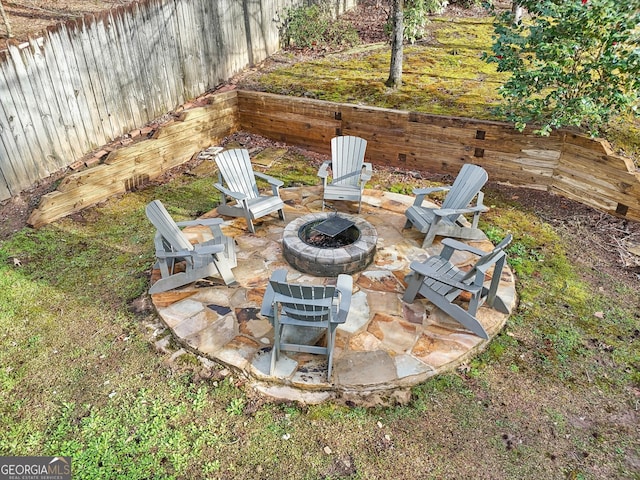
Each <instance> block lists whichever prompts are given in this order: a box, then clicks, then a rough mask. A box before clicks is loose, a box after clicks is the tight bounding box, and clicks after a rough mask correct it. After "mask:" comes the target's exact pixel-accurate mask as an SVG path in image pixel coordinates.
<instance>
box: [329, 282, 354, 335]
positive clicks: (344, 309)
mask: <svg viewBox="0 0 640 480" xmlns="http://www.w3.org/2000/svg"><path fill="white" fill-rule="evenodd" d="M336 290H337V291H338V292H339V293H340V304H339V305H338V314H337V315H336V321H335V322H333V323H344V322H346V321H347V315H348V314H349V307H350V305H351V295H352V294H353V277H351V275H345V274H340V275H338V280H337V281H336Z"/></svg>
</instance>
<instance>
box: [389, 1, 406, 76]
mask: <svg viewBox="0 0 640 480" xmlns="http://www.w3.org/2000/svg"><path fill="white" fill-rule="evenodd" d="M403 9H404V0H393V33H392V38H391V65H390V67H389V78H388V79H387V81H386V82H385V85H386V86H387V87H391V88H400V86H401V85H402V57H403V52H402V44H403V42H404V12H403Z"/></svg>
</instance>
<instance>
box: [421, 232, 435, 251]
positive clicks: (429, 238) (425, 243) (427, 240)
mask: <svg viewBox="0 0 640 480" xmlns="http://www.w3.org/2000/svg"><path fill="white" fill-rule="evenodd" d="M435 238H436V229H435V228H430V229H429V230H428V231H427V234H426V235H425V237H424V241H423V242H422V248H427V247H430V246H431V245H432V244H433V240H434V239H435Z"/></svg>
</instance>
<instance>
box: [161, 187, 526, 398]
mask: <svg viewBox="0 0 640 480" xmlns="http://www.w3.org/2000/svg"><path fill="white" fill-rule="evenodd" d="M321 194H322V190H321V187H299V188H289V189H283V190H281V195H282V197H283V199H284V200H285V204H286V209H285V215H286V217H287V220H286V222H282V221H281V220H279V218H278V217H277V215H275V214H274V215H272V216H267V217H263V218H261V219H259V220H257V221H256V222H255V225H256V234H255V235H254V234H250V233H248V230H247V228H246V223H245V221H244V219H226V221H225V225H224V226H223V231H224V233H225V234H226V235H229V236H232V237H233V238H234V239H235V241H236V249H237V257H238V266H237V267H236V268H234V269H233V273H234V275H235V277H236V279H237V281H238V283H237V285H235V286H233V287H227V286H225V285H224V284H223V283H222V281H220V280H218V279H214V278H211V279H206V280H203V281H200V282H196V283H195V284H192V285H189V286H187V287H184V288H181V289H178V290H173V291H171V292H166V293H162V294H156V295H153V296H152V300H153V303H154V305H155V306H156V309H157V311H158V313H159V315H160V317H161V319H162V320H163V321H164V322H165V323H166V325H167V326H168V327H169V329H171V331H172V332H173V334H174V336H175V338H176V339H177V341H178V342H179V343H180V344H182V345H183V346H184V347H185V348H187V349H188V350H191V351H193V352H194V353H196V354H198V355H202V356H204V357H206V358H209V359H211V360H214V361H216V362H219V363H221V364H224V365H226V366H228V367H230V368H232V369H235V370H237V371H238V372H241V373H242V374H243V375H245V376H246V377H247V379H248V380H249V381H250V383H251V385H252V387H253V388H255V389H256V390H257V391H259V392H261V393H263V394H264V395H267V396H270V397H274V398H278V399H284V400H295V401H300V402H304V403H310V404H311V403H320V402H323V401H326V400H340V401H348V402H354V403H357V404H369V405H370V404H378V403H380V404H387V403H392V402H398V403H403V402H406V401H407V400H408V399H409V389H410V388H411V386H413V385H416V384H418V383H421V382H423V381H425V380H426V379H428V378H429V377H431V376H433V375H437V374H438V373H442V372H444V371H447V370H450V369H453V368H456V367H457V366H459V365H461V364H462V363H464V362H465V361H467V360H468V359H469V358H470V357H472V356H473V355H476V354H477V353H478V352H480V351H481V350H482V349H483V348H485V347H486V345H487V344H488V342H489V341H490V340H491V338H493V336H495V335H496V334H497V333H498V332H499V331H500V330H501V329H502V327H503V326H504V324H505V322H506V320H507V318H508V315H506V314H502V313H499V312H497V311H495V310H493V309H490V308H488V307H486V306H483V307H481V308H480V309H479V311H478V314H477V318H478V319H479V320H480V322H481V323H482V325H483V326H484V327H485V329H486V331H487V333H488V334H489V341H484V340H482V339H481V338H479V337H477V336H475V335H473V334H471V333H470V332H468V331H466V330H465V329H464V328H463V327H462V326H461V325H460V324H459V323H457V322H456V321H454V320H453V319H451V318H450V317H449V316H447V315H446V314H444V313H443V312H441V311H440V310H438V309H437V308H436V307H434V306H433V305H432V304H431V303H429V302H427V301H426V300H424V299H422V298H420V299H419V300H417V301H416V302H415V303H413V304H407V303H404V302H403V301H402V295H403V292H404V290H405V287H406V283H405V282H404V277H405V275H406V274H408V273H409V272H410V269H409V264H410V263H411V261H413V260H424V259H426V258H427V257H428V256H430V255H433V254H437V253H438V252H439V251H440V249H441V245H440V243H439V237H436V241H435V242H434V244H433V246H431V247H429V248H428V249H427V250H424V249H422V248H421V245H422V240H423V237H424V236H423V235H422V234H420V233H419V232H417V231H416V230H415V229H410V230H405V229H404V228H403V227H404V223H405V216H404V211H405V210H406V208H407V207H408V206H409V205H411V204H412V202H413V197H410V196H406V195H399V194H394V193H390V192H380V191H375V190H365V195H364V197H363V202H362V212H361V214H360V215H361V216H362V217H363V218H364V219H366V220H367V221H368V222H369V223H370V224H371V225H373V226H374V228H375V229H376V230H377V233H378V241H377V252H376V254H375V258H374V261H373V263H371V264H370V265H369V266H368V267H367V268H366V269H365V270H364V271H362V272H359V273H355V274H354V275H353V279H354V289H353V298H352V303H351V309H350V313H349V316H348V319H347V322H346V323H345V324H343V325H341V326H340V327H338V330H337V339H336V348H335V353H334V356H335V358H334V367H333V368H334V372H333V378H332V379H331V382H329V381H327V378H326V358H325V357H324V356H320V355H310V354H293V353H289V352H283V354H282V355H281V358H280V361H279V362H278V364H277V368H276V372H275V375H273V376H271V375H269V365H270V356H271V345H272V342H273V328H272V327H271V325H270V323H269V321H268V320H267V319H265V318H263V317H261V315H260V314H259V312H260V305H261V303H262V297H263V295H264V291H265V289H266V285H267V280H268V279H269V277H270V275H271V273H272V272H273V271H274V270H276V269H278V268H283V267H284V268H287V270H288V271H289V275H288V280H289V281H292V282H293V281H295V282H300V283H304V282H308V283H315V284H320V283H324V282H335V278H323V277H314V276H312V275H309V274H305V273H300V272H297V271H296V270H294V269H293V267H291V266H290V265H289V264H288V263H287V262H286V260H285V259H284V258H283V255H282V235H283V231H284V227H285V224H286V223H288V222H291V221H293V220H295V219H296V218H298V217H300V216H302V215H306V214H308V213H311V212H318V211H320V210H321V206H322V199H321ZM334 205H335V206H336V208H337V209H338V211H340V212H345V213H350V214H353V215H356V214H357V213H356V212H357V205H355V204H351V203H349V202H334ZM216 215H217V214H216V212H215V210H214V211H212V212H210V213H209V214H208V215H206V216H208V217H213V216H216ZM207 231H208V229H202V230H200V229H198V228H192V229H190V230H188V233H189V235H190V236H191V237H192V241H197V240H198V239H199V237H201V236H203V235H206V232H207ZM471 243H472V244H473V245H474V246H476V247H478V248H481V249H483V250H490V249H491V248H492V247H493V246H492V244H491V243H490V242H489V241H488V240H484V241H481V242H471ZM475 258H476V257H474V256H472V255H470V254H468V256H467V254H462V253H456V254H455V256H454V261H455V262H456V264H457V265H458V266H460V267H462V268H464V267H465V266H466V265H470V264H473V263H474V261H475ZM498 296H499V297H501V298H502V299H503V301H504V303H505V304H506V305H507V306H509V310H510V311H512V309H513V308H514V307H515V305H516V294H515V280H514V276H513V274H512V272H511V270H510V269H509V268H508V267H506V268H505V269H504V271H503V274H502V278H501V282H500V288H499V291H498Z"/></svg>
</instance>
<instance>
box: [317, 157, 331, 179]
mask: <svg viewBox="0 0 640 480" xmlns="http://www.w3.org/2000/svg"><path fill="white" fill-rule="evenodd" d="M330 167H331V161H330V160H326V161H324V162H322V165H320V168H319V169H318V176H319V177H320V178H327V177H328V176H329V168H330Z"/></svg>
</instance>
